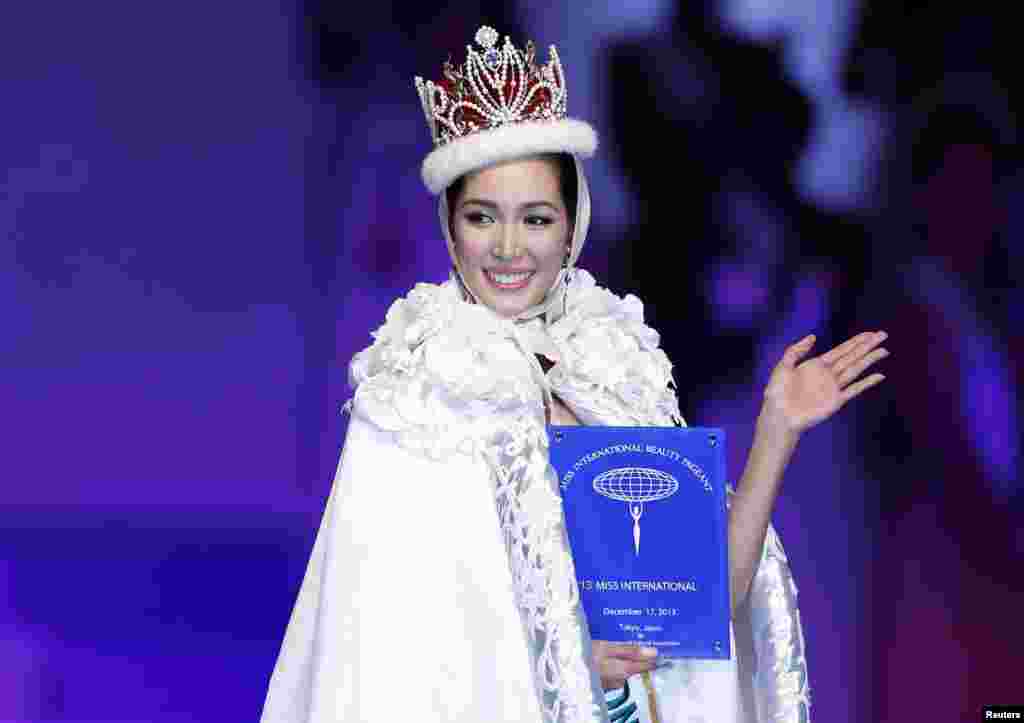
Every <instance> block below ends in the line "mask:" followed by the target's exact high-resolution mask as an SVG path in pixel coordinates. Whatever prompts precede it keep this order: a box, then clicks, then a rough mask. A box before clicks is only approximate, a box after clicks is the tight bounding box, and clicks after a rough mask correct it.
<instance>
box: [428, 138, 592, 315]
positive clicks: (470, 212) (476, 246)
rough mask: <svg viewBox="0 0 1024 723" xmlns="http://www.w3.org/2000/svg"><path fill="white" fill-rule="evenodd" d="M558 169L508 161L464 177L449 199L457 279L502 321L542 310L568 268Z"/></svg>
mask: <svg viewBox="0 0 1024 723" xmlns="http://www.w3.org/2000/svg"><path fill="white" fill-rule="evenodd" d="M569 164H572V157H571V156H569ZM563 167H564V163H563V162H562V161H561V160H560V157H559V156H553V157H552V156H545V157H536V158H528V159H523V160H513V161H506V162H504V163H499V164H496V165H494V166H490V167H488V168H485V169H482V170H480V171H476V172H474V173H470V174H468V175H467V176H463V177H461V178H460V182H459V183H457V184H453V185H452V187H451V189H454V191H453V190H451V189H450V190H449V192H448V194H447V197H448V201H449V204H450V207H451V213H450V214H449V219H450V225H451V234H452V237H453V239H454V243H455V251H456V261H457V263H458V267H459V271H460V272H461V274H462V278H463V279H465V282H466V285H467V286H468V287H469V291H470V292H472V294H473V296H474V297H475V298H476V299H477V301H479V302H480V303H483V304H485V305H486V306H488V307H489V308H491V309H493V310H494V311H495V312H496V313H497V314H498V315H499V316H502V317H505V318H515V317H516V316H517V315H519V314H521V313H523V312H524V311H526V310H527V309H529V308H530V307H532V306H535V305H536V304H538V303H540V302H541V301H542V300H543V299H544V296H545V295H546V294H547V292H548V290H549V289H550V288H551V287H552V286H553V285H554V283H555V280H556V279H557V277H558V272H559V271H560V270H561V269H562V268H565V267H566V265H567V264H568V259H569V256H570V254H571V251H572V242H571V238H572V226H573V224H572V221H571V220H570V219H571V218H573V217H572V216H570V215H569V213H570V211H569V206H568V204H567V202H566V200H565V197H566V194H564V193H563V191H562V188H563V187H564V186H565V185H566V184H565V183H563V181H562V178H563V177H564V176H565V175H566V172H565V171H564V170H562V169H563ZM569 168H570V169H571V176H572V179H573V181H575V167H574V166H573V165H570V166H569ZM573 211H575V209H573Z"/></svg>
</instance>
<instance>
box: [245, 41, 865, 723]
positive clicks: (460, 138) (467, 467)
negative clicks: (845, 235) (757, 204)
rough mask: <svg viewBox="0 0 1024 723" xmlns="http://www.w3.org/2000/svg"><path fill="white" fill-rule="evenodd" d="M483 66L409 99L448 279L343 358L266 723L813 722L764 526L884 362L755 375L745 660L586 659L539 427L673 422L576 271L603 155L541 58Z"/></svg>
mask: <svg viewBox="0 0 1024 723" xmlns="http://www.w3.org/2000/svg"><path fill="white" fill-rule="evenodd" d="M476 41H477V43H478V44H479V46H480V50H479V51H478V50H474V49H472V48H469V47H467V50H468V57H467V61H466V63H465V64H464V65H463V66H460V67H454V66H452V65H451V64H445V66H444V69H443V78H442V80H441V81H439V82H438V83H437V84H436V85H435V84H434V83H430V82H427V83H424V82H423V81H422V79H420V78H417V79H416V86H417V89H418V91H419V94H420V99H421V101H422V103H423V107H424V111H425V113H426V116H427V120H428V124H429V125H430V129H431V132H432V135H433V139H434V143H435V146H436V147H435V149H434V150H433V151H432V152H431V153H430V154H429V155H428V156H427V158H426V160H425V162H424V166H423V176H424V180H425V182H426V184H427V186H428V188H429V189H430V190H431V192H433V193H436V194H439V218H440V221H441V228H442V231H443V233H444V234H445V237H446V239H447V242H448V250H449V253H450V255H451V258H452V262H453V266H454V269H453V273H452V277H451V279H449V281H448V282H447V283H445V284H442V285H431V284H420V285H418V286H417V287H416V288H415V289H413V291H412V292H411V293H410V294H409V295H408V296H407V297H406V298H404V299H400V300H398V301H396V302H395V304H394V305H393V306H392V307H391V309H390V310H389V312H388V314H387V319H386V321H385V323H384V325H383V326H382V327H381V328H380V329H379V330H378V331H377V332H376V333H375V334H374V337H375V342H374V344H373V345H372V346H371V347H370V348H368V349H367V350H365V351H363V352H361V353H359V354H357V355H356V357H355V358H354V359H353V362H352V365H351V369H350V377H351V382H352V386H353V387H354V389H355V395H354V398H353V400H352V402H351V405H350V411H351V413H352V420H351V423H350V425H349V429H348V433H347V437H346V441H345V448H344V451H343V452H342V457H341V460H340V462H339V466H338V472H337V476H336V478H335V483H334V486H333V487H332V490H331V494H330V496H329V498H328V501H327V506H326V509H325V512H324V517H323V521H322V523H321V526H320V530H319V532H318V535H317V539H316V543H315V545H314V548H313V552H312V555H311V558H310V562H309V567H308V569H307V572H306V577H305V579H304V581H303V584H302V587H301V590H300V592H299V596H298V600H297V601H296V604H295V608H294V611H293V613H292V617H291V620H290V622H289V626H288V630H287V633H286V635H285V640H284V644H283V646H282V650H281V654H280V656H279V658H278V661H277V665H276V667H275V670H274V673H273V677H272V678H271V682H270V689H269V691H268V695H267V702H266V705H265V707H264V711H263V721H266V722H267V723H270V722H275V723H276V722H283V721H288V722H298V721H315V722H316V723H326V722H327V721H342V720H343V721H394V720H403V721H405V720H416V721H473V722H478V721H524V722H525V721H531V722H533V721H608V720H609V718H608V708H609V707H610V708H611V709H612V711H613V715H614V716H615V719H616V720H626V719H627V718H629V719H630V720H633V719H635V718H636V717H637V716H639V717H640V719H641V720H644V721H650V720H655V719H656V716H658V715H659V713H660V720H662V721H665V722H666V723H669V722H672V721H694V720H706V721H714V722H716V723H717V722H719V721H740V720H750V721H757V720H765V721H766V720H773V721H775V720H800V719H801V717H802V719H806V717H807V706H808V701H807V684H806V668H805V665H804V660H803V650H802V647H803V646H802V635H801V631H800V625H799V618H798V614H797V611H796V605H795V587H794V586H793V584H792V580H791V578H790V576H789V572H788V567H787V566H786V562H785V556H784V554H783V553H782V550H781V547H780V546H779V543H778V540H777V538H776V536H775V534H774V532H773V531H772V530H771V528H770V526H769V524H768V520H769V516H770V513H771V508H772V505H773V503H774V500H775V497H776V495H777V493H778V488H779V484H780V482H781V476H782V472H783V469H784V468H785V466H786V463H787V461H788V459H789V456H790V454H791V453H792V451H793V448H794V446H795V444H796V441H797V439H798V437H799V435H800V433H801V432H802V431H803V430H805V429H806V428H808V427H809V426H811V425H813V424H815V423H817V422H819V421H821V420H823V419H825V418H827V417H828V416H830V415H831V414H832V413H834V412H835V411H836V410H837V409H838V408H839V407H841V406H842V404H844V403H845V402H846V401H847V400H849V399H851V398H853V397H854V396H857V395H858V394H860V393H861V392H862V391H864V390H865V389H867V388H869V387H871V386H873V385H874V384H877V383H878V382H879V381H881V376H880V375H873V376H870V377H867V378H864V379H859V377H860V376H861V374H862V373H863V372H864V370H865V369H867V367H868V366H870V365H871V364H872V363H873V362H874V361H876V360H877V359H879V358H881V357H882V356H884V355H885V351H884V350H883V349H881V348H879V346H878V345H879V344H880V342H881V339H882V338H883V337H882V335H880V334H863V335H860V336H859V337H855V338H854V339H851V340H850V341H848V342H846V343H845V344H843V345H841V346H839V347H837V348H836V349H833V350H832V351H830V352H828V353H827V354H825V355H823V356H821V357H817V358H814V359H806V358H805V357H806V355H807V354H808V352H809V351H810V349H811V346H812V344H813V338H811V337H808V338H807V339H805V340H803V341H801V342H799V343H798V344H796V345H794V346H793V347H791V348H790V349H789V350H787V352H786V354H785V356H784V357H783V359H782V361H781V362H780V363H779V365H778V367H777V368H776V369H775V371H774V373H773V375H772V378H771V381H770V382H769V385H768V388H767V390H766V392H765V403H764V408H763V410H762V412H761V416H760V418H759V420H758V425H757V433H756V436H755V441H754V444H753V448H752V450H751V454H750V458H749V461H748V464H747V467H746V469H745V471H744V473H743V476H742V478H741V480H740V483H739V488H738V492H737V494H736V495H734V498H733V502H732V505H731V508H730V517H729V519H730V531H729V544H730V584H731V589H732V591H733V600H732V605H733V624H734V628H735V630H736V633H737V635H736V643H737V645H736V646H734V649H736V650H737V651H738V655H737V658H736V659H733V660H731V661H716V662H715V663H709V662H703V663H702V662H699V661H676V662H664V663H660V664H659V663H658V661H657V660H656V659H654V658H653V657H648V656H646V655H645V651H644V650H642V649H638V648H635V647H632V646H622V645H613V644H610V643H605V642H602V641H597V642H595V643H594V644H593V645H592V644H591V642H590V640H589V636H588V632H587V627H586V622H585V620H584V618H583V614H582V608H581V607H580V604H579V598H578V590H577V588H576V582H575V574H574V572H573V566H572V559H571V555H570V553H569V548H568V545H567V542H566V537H565V529H564V524H563V518H562V512H561V502H560V499H559V496H558V493H557V481H556V480H555V478H554V475H553V472H552V470H551V468H550V465H549V464H548V457H547V437H546V428H545V424H546V423H553V424H579V423H582V424H605V425H608V424H616V425H671V424H674V423H682V419H681V417H680V415H679V409H678V402H677V400H676V396H675V392H674V390H673V387H672V379H671V366H670V364H669V361H668V359H667V358H666V356H665V354H664V353H663V352H662V351H661V350H660V349H659V348H658V335H657V333H656V332H654V331H653V330H651V329H650V328H648V327H647V326H646V325H644V323H643V308H642V305H641V303H640V302H639V300H638V299H636V298H635V297H633V296H627V297H626V298H625V299H620V298H618V297H616V296H615V295H613V294H611V293H610V292H608V291H606V290H604V289H601V288H600V287H598V286H597V285H596V284H595V282H594V279H593V278H592V277H591V276H590V275H589V274H587V273H586V272H585V271H582V270H578V269H576V268H575V263H576V260H577V259H578V257H579V254H580V251H581V250H582V246H583V241H584V239H585V237H586V232H587V226H588V225H589V220H590V197H589V192H588V189H587V184H586V178H585V176H584V174H583V168H582V165H581V162H580V158H581V157H587V156H589V155H591V154H592V153H593V152H594V150H595V148H596V145H597V140H596V135H595V134H594V132H593V130H592V129H591V128H590V126H588V125H587V124H585V123H582V122H580V121H578V120H572V119H569V118H567V117H566V115H565V84H564V79H563V76H562V69H561V65H560V63H559V60H558V56H557V53H556V51H555V49H554V48H551V57H550V60H549V62H548V63H547V64H546V65H545V66H543V67H538V66H537V65H536V64H535V62H534V57H533V47H532V44H528V45H527V47H526V49H525V51H520V50H518V49H516V48H515V47H514V46H513V45H512V44H511V42H510V41H509V39H508V38H506V39H505V42H504V44H503V45H502V46H500V47H499V46H498V42H497V41H498V36H497V33H496V32H495V31H494V30H492V29H491V28H487V27H484V28H481V29H480V31H479V32H478V33H477V35H476ZM801 359H803V361H802V362H801ZM858 379H859V380H858ZM495 512H497V514H495ZM641 676H644V677H643V678H641ZM627 679H628V682H629V684H630V685H627ZM630 687H631V688H632V692H631V690H630ZM605 691H608V695H609V702H608V703H607V704H606V703H605Z"/></svg>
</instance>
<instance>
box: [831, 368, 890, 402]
mask: <svg viewBox="0 0 1024 723" xmlns="http://www.w3.org/2000/svg"><path fill="white" fill-rule="evenodd" d="M883 379H885V375H884V374H872V375H871V376H869V377H865V378H864V379H861V380H860V381H859V382H857V383H856V384H851V385H850V386H848V387H847V388H846V389H844V390H843V391H842V392H841V394H842V399H843V404H845V403H846V402H848V401H850V400H851V399H853V398H854V397H855V396H857V395H858V394H860V393H861V392H863V391H866V390H868V389H870V388H871V387H873V386H875V385H876V384H879V383H881V381H882V380H883Z"/></svg>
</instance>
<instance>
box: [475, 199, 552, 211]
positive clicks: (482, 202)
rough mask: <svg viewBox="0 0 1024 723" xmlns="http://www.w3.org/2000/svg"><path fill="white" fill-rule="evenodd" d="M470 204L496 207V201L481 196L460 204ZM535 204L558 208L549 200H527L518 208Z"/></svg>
mask: <svg viewBox="0 0 1024 723" xmlns="http://www.w3.org/2000/svg"><path fill="white" fill-rule="evenodd" d="M470 204H475V205H477V206H484V207H485V208H493V209H497V208H498V204H497V203H495V202H494V201H488V200H486V199H483V198H467V199H466V200H465V201H463V202H462V203H461V204H460V206H469V205H470ZM535 206H547V207H548V208H550V209H551V210H553V211H557V210H558V207H557V206H556V205H555V204H553V203H551V202H550V201H527V202H526V203H521V204H519V209H520V210H522V209H524V208H534V207H535Z"/></svg>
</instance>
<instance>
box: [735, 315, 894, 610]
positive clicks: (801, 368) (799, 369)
mask: <svg viewBox="0 0 1024 723" xmlns="http://www.w3.org/2000/svg"><path fill="white" fill-rule="evenodd" d="M885 338H886V334H885V332H865V333H863V334H859V335H857V336H855V337H853V338H852V339H849V340H847V341H846V342H844V343H842V344H840V345H839V346H837V347H835V348H834V349H832V350H831V351H829V352H827V353H825V354H823V355H821V356H819V357H813V358H810V359H806V360H804V361H803V362H800V360H801V359H803V357H804V356H806V355H807V353H808V352H810V350H811V347H813V346H814V337H813V336H808V337H805V338H804V339H802V340H801V341H799V342H797V343H796V344H794V345H793V346H791V347H789V348H788V349H786V352H785V353H784V354H783V356H782V360H781V361H780V362H779V363H778V364H777V365H776V367H775V369H774V370H773V371H772V375H771V378H770V379H769V380H768V386H767V387H766V388H765V392H764V403H763V404H762V406H761V412H760V414H759V415H758V418H757V424H756V426H755V428H754V441H753V444H752V445H751V448H750V454H749V456H748V457H747V464H746V467H745V468H744V470H743V476H742V477H741V478H740V482H739V485H738V487H737V489H736V494H735V495H734V496H733V498H732V506H731V507H730V509H729V589H730V598H731V599H730V607H731V611H732V613H733V614H735V612H736V608H737V607H739V606H740V605H741V604H742V603H743V601H744V600H745V599H746V597H747V592H748V590H749V589H750V581H751V580H752V579H753V577H754V572H755V571H756V570H757V565H758V562H759V560H760V559H761V549H762V547H763V546H764V537H765V534H766V532H767V531H768V523H769V521H770V519H771V513H772V508H773V507H774V505H775V498H776V497H777V496H778V494H779V488H780V487H781V486H782V475H783V473H784V472H785V470H786V466H787V465H788V464H789V460H790V457H792V455H793V451H794V450H795V449H796V445H797V442H798V441H799V439H800V436H801V435H802V434H803V432H805V431H806V430H808V429H810V428H811V427H813V426H814V425H816V424H819V423H820V422H823V421H824V420H826V419H828V418H829V417H831V416H832V415H833V414H835V413H836V412H837V411H838V410H839V409H840V408H842V406H843V405H844V404H846V402H848V401H850V400H851V399H853V398H854V397H856V396H857V395H859V394H861V393H862V392H864V391H865V390H867V389H870V388H871V387H873V386H875V385H876V384H878V383H879V382H881V381H882V380H883V379H884V378H885V377H884V376H883V375H881V374H872V375H870V376H868V377H865V378H864V379H860V380H858V378H859V377H860V375H861V374H862V373H863V372H864V371H865V370H866V369H867V368H868V367H870V366H871V365H872V364H874V363H875V362H877V361H879V360H880V359H884V358H885V357H886V356H888V355H889V352H888V351H886V350H885V349H883V348H880V347H879V346H878V345H879V344H881V343H882V342H883V341H884V340H885ZM798 362H800V363H799V364H798Z"/></svg>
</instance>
